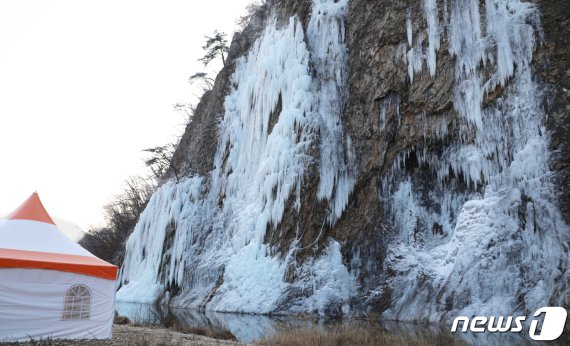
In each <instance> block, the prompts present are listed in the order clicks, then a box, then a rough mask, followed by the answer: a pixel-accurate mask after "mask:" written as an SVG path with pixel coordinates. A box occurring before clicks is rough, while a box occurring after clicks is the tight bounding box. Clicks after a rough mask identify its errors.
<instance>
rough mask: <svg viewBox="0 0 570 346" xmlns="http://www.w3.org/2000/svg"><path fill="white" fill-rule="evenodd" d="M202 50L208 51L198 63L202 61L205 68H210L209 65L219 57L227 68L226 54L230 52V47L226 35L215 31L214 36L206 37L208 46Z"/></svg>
mask: <svg viewBox="0 0 570 346" xmlns="http://www.w3.org/2000/svg"><path fill="white" fill-rule="evenodd" d="M202 49H204V50H205V51H206V54H204V56H203V57H202V58H200V59H198V61H201V62H202V63H203V64H204V66H208V64H209V63H210V62H211V61H212V60H214V59H215V58H216V57H218V56H220V57H221V58H222V63H223V64H224V66H226V57H225V56H224V54H226V53H227V52H228V51H229V47H228V40H227V39H226V34H225V33H223V32H219V31H218V30H215V31H214V33H213V34H212V36H206V44H205V45H204V46H202Z"/></svg>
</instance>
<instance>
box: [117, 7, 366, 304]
mask: <svg viewBox="0 0 570 346" xmlns="http://www.w3.org/2000/svg"><path fill="white" fill-rule="evenodd" d="M346 13H347V1H346V0H345V1H336V2H335V1H332V0H331V1H325V0H315V1H314V3H313V9H312V14H311V17H310V20H309V23H308V25H307V29H306V30H305V29H304V28H303V24H302V23H301V22H300V20H299V19H298V18H296V17H291V18H290V19H289V20H288V21H285V22H284V23H283V22H282V21H280V20H279V18H278V16H277V15H276V14H275V13H274V14H273V15H272V16H271V17H270V18H269V19H268V23H267V25H266V27H265V30H264V32H263V33H262V34H261V35H260V37H259V38H258V39H257V40H256V42H255V43H254V44H253V46H252V48H251V49H250V50H249V52H248V53H247V54H246V55H244V56H242V57H241V58H239V59H238V60H237V61H236V62H235V71H234V73H233V75H232V77H231V81H230V85H231V90H230V92H229V94H228V96H227V97H226V98H225V101H224V115H223V118H222V119H221V122H220V125H219V130H218V147H217V151H216V155H215V159H214V168H213V170H212V172H211V174H210V176H208V177H191V178H186V179H183V180H182V181H180V182H179V183H175V182H172V181H170V182H167V183H166V184H165V185H163V186H162V187H161V188H160V189H159V190H158V191H157V192H156V193H155V194H154V195H153V197H152V199H151V201H150V203H149V205H148V206H147V208H146V210H145V211H144V212H143V214H142V215H141V217H140V220H139V222H138V224H137V226H136V228H135V230H134V232H133V234H132V235H131V237H130V238H129V240H128V244H127V253H126V260H125V264H124V265H123V267H122V268H121V273H120V282H121V285H122V287H121V288H120V290H119V292H118V294H117V299H118V300H120V301H133V302H149V301H156V300H157V299H162V300H164V301H170V298H171V294H172V293H176V297H175V299H174V300H173V301H170V302H171V303H175V304H178V305H184V306H187V307H197V308H205V309H208V310H216V311H238V312H248V313H269V312H273V311H275V310H276V309H279V308H280V306H282V305H283V304H284V300H286V297H287V294H288V293H287V292H290V289H291V287H292V286H294V287H296V288H299V287H301V286H302V289H303V292H305V298H306V300H304V299H301V300H299V301H298V302H297V304H296V305H295V306H291V305H290V304H289V306H288V309H291V310H292V309H297V310H304V311H315V312H322V311H324V309H325V308H326V306H328V305H330V304H341V305H342V304H344V303H345V302H346V301H348V299H349V298H350V297H351V295H352V294H354V292H355V289H354V288H353V287H354V286H355V281H354V279H353V277H352V276H351V275H350V274H349V273H348V270H347V269H346V268H345V267H344V264H343V263H342V256H341V254H340V245H339V244H338V243H337V242H336V241H334V240H330V241H329V247H328V248H326V249H325V251H324V252H323V254H322V256H321V257H319V258H317V259H313V260H315V261H316V265H317V267H318V268H320V269H318V270H315V269H314V268H312V267H310V266H307V265H304V266H300V265H297V264H296V262H295V256H294V255H295V253H296V251H297V246H296V244H297V243H298V241H297V240H294V241H293V246H291V247H290V248H289V249H284V251H285V253H283V252H281V251H279V250H277V249H275V248H273V247H272V246H271V245H270V244H267V243H266V242H265V237H266V234H267V232H279V231H280V230H279V225H280V223H281V221H282V217H283V215H284V212H285V208H286V207H290V208H293V209H294V210H299V208H301V199H300V195H299V194H300V191H301V182H302V180H303V177H304V175H305V173H306V170H307V167H308V166H309V165H310V164H312V163H314V160H315V158H313V157H311V156H310V155H309V154H308V151H309V149H310V146H311V145H313V144H314V143H320V153H321V157H320V158H318V159H319V162H318V164H319V166H320V168H321V170H320V172H321V175H320V185H319V191H318V195H317V198H319V199H322V200H326V201H328V203H329V205H330V210H329V213H328V214H329V222H330V223H334V222H335V221H336V219H337V218H338V217H340V215H341V213H342V211H343V210H344V207H345V205H346V203H347V202H348V195H349V193H350V191H351V190H352V186H353V183H354V178H353V177H352V176H351V172H350V170H349V169H348V168H347V167H348V166H347V160H349V159H351V158H353V157H354V154H353V153H352V151H351V149H350V139H349V138H345V137H344V135H343V131H342V122H341V118H340V115H341V112H342V111H343V106H344V103H345V101H346V80H347V70H346V68H347V67H346V64H347V52H346V46H345V44H344V40H345V37H344V22H345V20H346ZM317 139H318V141H317ZM286 270H295V271H296V272H297V276H298V277H300V278H302V280H299V281H297V282H293V283H291V282H288V281H287V280H286ZM330 271H333V272H335V273H337V274H336V275H334V276H331V277H329V276H327V274H328V273H329V272H330ZM346 309H347V308H346V307H345V310H346Z"/></svg>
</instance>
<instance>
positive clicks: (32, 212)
mask: <svg viewBox="0 0 570 346" xmlns="http://www.w3.org/2000/svg"><path fill="white" fill-rule="evenodd" d="M8 219H9V220H32V221H39V222H45V223H50V224H52V225H55V222H53V220H52V218H51V217H50V216H49V214H48V212H47V211H46V208H44V205H43V204H42V201H41V200H40V196H39V195H38V193H37V192H34V193H32V195H31V196H30V197H28V199H27V200H26V201H25V202H24V203H22V204H21V205H20V206H19V207H18V209H16V210H14V212H13V213H12V214H10V216H8Z"/></svg>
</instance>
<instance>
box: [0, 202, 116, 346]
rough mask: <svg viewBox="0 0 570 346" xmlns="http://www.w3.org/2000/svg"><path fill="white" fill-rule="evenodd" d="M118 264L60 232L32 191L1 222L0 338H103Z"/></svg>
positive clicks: (110, 320)
mask: <svg viewBox="0 0 570 346" xmlns="http://www.w3.org/2000/svg"><path fill="white" fill-rule="evenodd" d="M116 276H117V267H116V266H114V265H112V264H109V263H107V262H105V261H103V260H101V259H99V258H97V257H95V256H93V255H92V254H91V253H89V252H88V251H87V250H85V249H84V248H82V247H81V246H79V245H78V244H77V243H75V242H73V241H72V240H70V239H69V238H68V237H67V236H65V235H64V234H63V233H62V232H61V231H60V230H59V229H58V228H57V226H56V225H55V223H54V222H53V220H52V218H51V217H50V216H49V215H48V213H47V212H46V210H45V208H44V207H43V205H42V203H41V201H40V199H39V197H38V194H37V193H34V194H32V195H31V196H30V197H29V198H28V199H27V200H26V201H25V202H24V203H23V204H22V205H21V206H20V207H19V208H18V209H16V211H14V212H13V213H12V214H11V215H10V216H9V217H8V218H7V219H6V220H3V221H0V342H2V341H24V340H30V338H33V339H46V338H52V339H59V338H65V339H107V338H110V337H111V334H112V328H113V318H114V314H115V279H116Z"/></svg>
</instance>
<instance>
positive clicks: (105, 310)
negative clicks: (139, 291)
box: [0, 268, 115, 342]
mask: <svg viewBox="0 0 570 346" xmlns="http://www.w3.org/2000/svg"><path fill="white" fill-rule="evenodd" d="M78 284H81V285H85V286H87V287H89V289H90V290H91V308H90V318H89V319H81V320H62V310H63V306H64V298H65V294H66V292H67V290H68V289H69V288H70V287H71V286H73V285H78ZM114 314H115V281H113V280H106V279H101V278H97V277H93V276H86V275H81V274H75V273H67V272H60V271H54V270H42V269H17V268H14V269H8V268H0V342H2V341H25V340H30V338H33V339H46V338H52V339H61V338H65V339H92V338H96V339H108V338H111V333H112V328H113V319H114Z"/></svg>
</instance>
